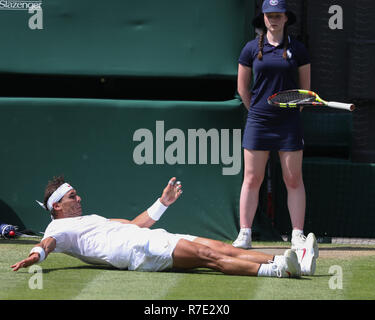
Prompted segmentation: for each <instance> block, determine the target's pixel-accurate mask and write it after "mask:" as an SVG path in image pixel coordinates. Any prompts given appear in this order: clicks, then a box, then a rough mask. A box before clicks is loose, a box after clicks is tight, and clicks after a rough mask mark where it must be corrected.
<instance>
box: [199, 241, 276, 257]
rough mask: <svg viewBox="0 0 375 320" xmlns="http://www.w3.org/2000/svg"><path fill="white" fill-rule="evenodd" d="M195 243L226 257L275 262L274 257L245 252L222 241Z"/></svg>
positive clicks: (251, 251)
mask: <svg viewBox="0 0 375 320" xmlns="http://www.w3.org/2000/svg"><path fill="white" fill-rule="evenodd" d="M194 242H197V243H200V244H203V245H205V246H207V247H209V248H211V249H213V250H215V251H217V252H219V253H221V254H224V255H226V256H230V257H234V258H238V259H242V260H247V261H251V262H254V263H268V262H269V261H271V260H273V258H274V256H273V255H270V254H266V253H263V252H259V251H254V250H244V249H240V248H235V247H233V246H232V245H231V244H227V243H225V242H222V241H218V240H212V239H207V238H196V239H195V240H194Z"/></svg>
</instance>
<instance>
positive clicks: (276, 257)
mask: <svg viewBox="0 0 375 320" xmlns="http://www.w3.org/2000/svg"><path fill="white" fill-rule="evenodd" d="M281 259H285V257H284V256H279V255H276V256H275V257H274V258H273V262H274V263H275V264H278V263H279V261H280V260H281Z"/></svg>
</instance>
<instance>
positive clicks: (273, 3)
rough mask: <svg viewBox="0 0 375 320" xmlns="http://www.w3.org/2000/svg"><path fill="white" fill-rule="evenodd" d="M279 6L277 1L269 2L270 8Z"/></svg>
mask: <svg viewBox="0 0 375 320" xmlns="http://www.w3.org/2000/svg"><path fill="white" fill-rule="evenodd" d="M278 4H279V1H278V0H271V1H270V5H271V6H277V5H278Z"/></svg>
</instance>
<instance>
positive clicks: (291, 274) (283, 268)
mask: <svg viewBox="0 0 375 320" xmlns="http://www.w3.org/2000/svg"><path fill="white" fill-rule="evenodd" d="M271 263H272V273H273V276H276V277H278V278H299V277H300V276H301V267H300V265H299V263H298V258H297V255H296V253H295V252H294V251H293V250H291V249H288V250H286V251H285V252H284V256H279V258H278V259H277V260H276V259H275V261H273V262H271Z"/></svg>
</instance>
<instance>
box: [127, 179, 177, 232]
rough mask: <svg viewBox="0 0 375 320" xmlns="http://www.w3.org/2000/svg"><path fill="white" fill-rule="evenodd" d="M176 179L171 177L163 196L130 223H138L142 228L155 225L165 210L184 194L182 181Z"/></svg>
mask: <svg viewBox="0 0 375 320" xmlns="http://www.w3.org/2000/svg"><path fill="white" fill-rule="evenodd" d="M176 180H177V179H176V177H173V178H172V179H170V180H169V182H168V185H167V186H166V187H165V188H164V190H163V193H162V195H161V197H160V198H159V199H158V200H157V201H156V202H155V203H154V204H153V205H152V206H151V207H150V208H148V209H147V210H146V211H144V212H143V213H141V214H140V215H138V216H137V217H136V218H135V219H133V220H132V221H130V223H132V224H136V225H137V226H139V227H142V228H150V227H151V226H152V225H154V224H155V222H156V221H158V220H159V219H160V217H161V215H162V214H163V213H164V211H165V210H166V209H167V208H168V207H169V206H170V205H171V204H173V203H174V202H175V201H176V200H177V199H178V198H179V197H180V196H181V194H182V185H181V182H179V181H176Z"/></svg>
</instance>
